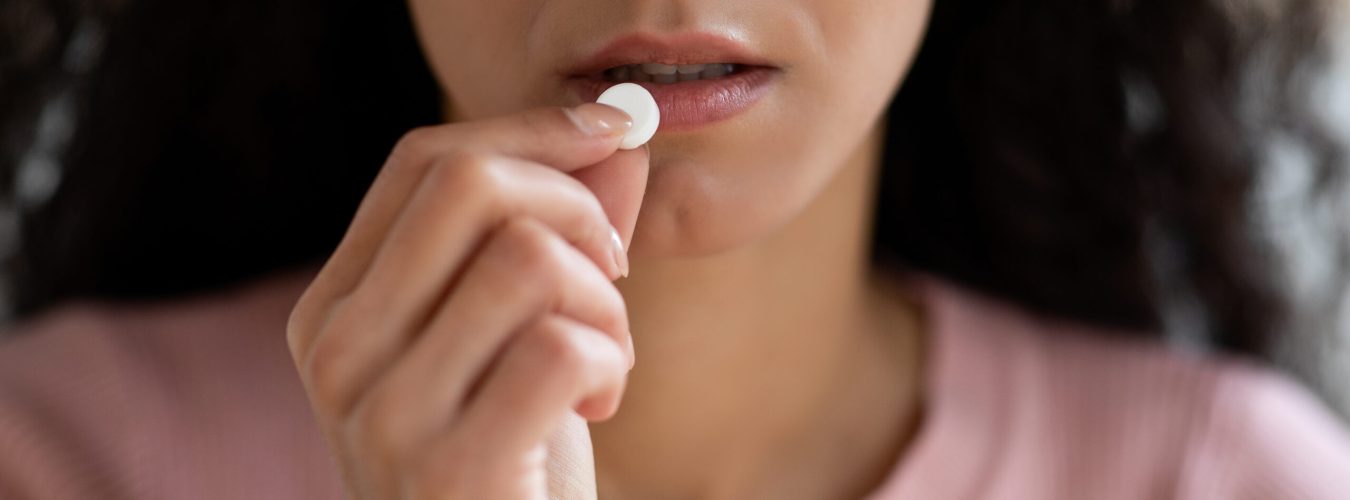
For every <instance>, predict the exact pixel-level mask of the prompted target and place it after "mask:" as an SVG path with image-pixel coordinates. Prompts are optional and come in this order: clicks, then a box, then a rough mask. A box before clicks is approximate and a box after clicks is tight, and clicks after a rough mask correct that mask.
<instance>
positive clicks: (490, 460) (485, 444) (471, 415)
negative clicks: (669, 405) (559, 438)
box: [421, 315, 628, 491]
mask: <svg viewBox="0 0 1350 500" xmlns="http://www.w3.org/2000/svg"><path fill="white" fill-rule="evenodd" d="M627 368H628V365H627V362H626V360H625V356H624V355H623V353H622V352H620V351H619V349H618V346H617V345H615V344H614V342H613V341H612V340H610V339H608V338H606V337H605V335H604V334H602V333H600V332H598V331H595V330H593V329H591V328H589V327H587V326H586V325H584V324H581V323H578V322H574V321H571V320H569V319H567V318H566V317H564V316H558V315H552V316H549V317H547V318H545V319H544V320H543V321H540V322H538V323H536V325H535V326H534V327H532V328H531V329H529V330H527V331H525V332H522V333H521V334H519V335H517V336H515V337H513V338H512V341H511V343H510V345H508V346H507V348H506V349H505V351H504V352H503V354H502V356H501V359H500V360H498V361H497V362H496V363H495V365H494V366H493V368H492V370H491V372H490V373H489V374H488V375H487V378H486V379H485V381H484V383H483V387H482V389H481V390H480V391H478V392H477V393H476V395H475V396H474V397H473V399H472V400H471V401H469V402H468V404H467V405H466V410H465V413H464V416H463V418H461V419H459V420H458V421H456V422H454V423H453V424H451V425H448V426H446V427H444V428H443V431H442V432H433V433H432V437H431V438H430V439H428V440H427V442H428V443H429V446H428V448H426V449H425V451H424V453H425V454H424V455H423V464H424V465H426V466H429V467H432V468H433V469H434V470H437V471H446V470H459V471H463V470H476V471H478V473H479V474H481V475H482V476H486V477H487V478H492V477H494V476H497V475H498V474H512V473H516V472H517V471H516V469H517V468H518V467H520V464H518V463H517V462H518V457H520V456H522V455H524V456H531V451H532V450H535V449H536V448H538V447H539V446H540V443H542V442H544V440H545V439H546V438H547V437H548V436H549V435H550V434H551V433H553V431H554V430H556V428H557V427H558V426H559V424H560V423H561V422H562V421H563V419H564V418H565V417H566V416H567V414H568V412H571V411H573V408H574V407H576V411H577V413H578V414H579V415H581V416H583V417H586V418H588V419H591V420H598V419H604V418H608V417H609V416H612V415H613V413H614V412H615V410H616V409H617V408H618V404H619V398H620V395H621V394H622V392H623V388H624V384H625V383H626V382H625V381H626V378H627V377H626V373H627ZM579 402H580V403H579ZM540 458H542V457H540ZM466 463H472V464H473V465H472V466H471V467H472V468H469V467H468V466H466ZM422 477H423V478H425V479H427V480H429V481H432V482H433V484H429V485H422V487H421V489H424V490H430V491H437V490H444V488H445V485H443V484H436V483H437V482H439V481H455V480H457V478H454V477H453V476H450V475H447V474H445V473H443V472H442V473H440V474H423V475H422Z"/></svg>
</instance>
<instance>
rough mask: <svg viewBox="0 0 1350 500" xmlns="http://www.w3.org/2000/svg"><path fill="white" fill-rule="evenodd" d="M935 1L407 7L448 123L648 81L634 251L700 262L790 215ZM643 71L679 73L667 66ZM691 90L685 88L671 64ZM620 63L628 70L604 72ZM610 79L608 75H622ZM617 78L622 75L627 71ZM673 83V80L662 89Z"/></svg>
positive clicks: (830, 168) (475, 2) (877, 96)
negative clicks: (646, 160)
mask: <svg viewBox="0 0 1350 500" xmlns="http://www.w3.org/2000/svg"><path fill="white" fill-rule="evenodd" d="M930 2H931V0H742V1H728V0H702V1H697V0H493V1H482V0H410V6H411V8H412V13H413V18H414V22H415V24H416V27H417V30H418V33H419V36H420V38H421V43H422V47H423V50H424V51H425V53H426V55H427V59H428V61H429V63H430V65H431V68H432V70H433V71H434V73H435V75H436V78H437V80H438V81H439V82H440V85H441V88H442V89H444V91H445V93H446V95H447V97H448V98H449V108H450V109H451V110H452V113H453V116H452V117H451V118H452V119H454V120H471V119H477V118H483V117H489V116H495V115H500V114H505V113H510V112H514V111H519V110H523V109H526V108H530V107H536V106H545V105H576V104H580V103H582V102H584V101H588V100H593V98H594V94H595V93H596V92H598V89H602V88H603V87H605V86H606V85H609V84H611V82H612V81H615V80H635V79H637V80H649V81H646V82H644V83H641V84H642V85H644V86H646V87H648V88H649V89H652V91H653V94H654V96H655V97H656V98H657V101H658V103H659V104H660V105H661V106H662V114H663V118H664V119H663V120H662V125H661V129H660V130H659V131H658V132H657V134H656V137H655V138H653V139H652V141H651V142H650V146H651V149H650V151H651V173H650V176H649V180H648V188H647V192H646V197H645V199H644V201H643V205H642V210H641V213H640V215H639V219H638V223H637V229H636V232H635V234H634V239H633V243H632V245H631V249H630V251H631V252H633V253H635V254H640V255H642V256H658V255H661V256H675V255H679V256H696V255H706V254H710V253H714V252H718V251H722V250H726V249H728V248H731V247H734V246H738V245H742V244H745V243H748V242H751V241H753V240H755V239H757V238H760V237H762V236H764V235H766V234H767V233H769V232H771V231H772V230H774V229H776V228H778V227H779V226H781V225H782V224H783V223H785V222H787V221H788V220H791V219H792V218H793V217H795V216H796V215H797V214H798V213H800V212H801V211H802V210H803V209H804V208H805V206H806V205H807V204H808V203H809V202H810V201H811V200H812V199H813V198H814V197H815V196H816V195H817V194H818V193H819V192H820V191H821V189H822V188H823V187H824V186H825V185H826V184H827V183H828V181H830V180H831V179H832V178H833V176H834V174H835V173H836V172H837V170H839V169H840V167H841V166H842V164H843V163H844V160H845V159H846V158H847V157H848V156H849V155H850V154H851V153H853V152H854V151H855V150H856V148H857V147H859V146H860V144H861V143H862V140H863V139H864V137H865V136H866V135H867V134H868V133H869V132H870V131H871V129H872V127H873V126H874V125H875V124H876V121H877V119H878V117H879V116H880V115H881V113H882V111H883V110H884V108H885V106H886V104H887V103H888V102H889V100H890V97H891V96H892V94H893V93H894V91H895V90H896V88H897V87H898V86H899V83H900V81H901V80H902V78H903V76H904V73H905V71H906V70H907V68H908V67H909V63H910V61H911V59H912V58H913V55H914V53H915V51H916V49H917V47H918V44H919V41H920V39H921V38H922V35H923V30H924V27H925V26H926V23H927V19H928V12H929V8H930ZM638 63H669V64H680V65H684V66H683V67H682V68H677V71H676V74H675V75H673V76H648V75H660V74H661V73H663V72H666V71H669V68H664V67H661V66H650V67H648V68H646V69H644V70H643V71H637V68H634V67H631V66H627V65H628V64H638ZM699 63H708V64H715V63H736V65H735V66H732V67H731V71H732V73H731V74H728V75H723V76H719V75H718V74H717V73H718V72H719V71H723V70H725V69H726V68H727V67H726V66H704V67H702V70H701V71H700V72H699V73H697V75H698V77H697V78H698V81H683V82H679V81H678V78H679V75H680V71H679V70H680V69H682V70H684V72H685V78H693V74H694V73H691V72H693V71H696V70H699V69H700V68H699V67H698V66H694V64H699ZM618 66H622V67H624V69H623V70H620V71H617V72H616V71H610V72H608V73H606V72H605V69H606V68H613V67H618ZM616 73H617V74H616ZM623 73H626V74H623ZM670 78H676V79H677V83H665V82H667V81H669V79H670Z"/></svg>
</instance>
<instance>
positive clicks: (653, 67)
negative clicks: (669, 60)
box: [642, 63, 676, 75]
mask: <svg viewBox="0 0 1350 500" xmlns="http://www.w3.org/2000/svg"><path fill="white" fill-rule="evenodd" d="M675 69H676V68H675V66H671V65H669V64H658V63H644V64H643V65H642V71H646V72H647V73H648V74H651V75H673V74H675Z"/></svg>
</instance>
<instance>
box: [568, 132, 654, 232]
mask: <svg viewBox="0 0 1350 500" xmlns="http://www.w3.org/2000/svg"><path fill="white" fill-rule="evenodd" d="M650 160H651V152H650V150H649V149H648V146H646V145H643V146H642V147H640V148H637V149H633V150H629V151H623V150H620V151H617V152H615V153H614V154H613V155H611V156H610V157H609V158H606V159H605V160H603V161H601V162H600V163H597V164H595V165H591V166H589V167H586V168H583V169H580V170H575V171H573V172H572V176H573V177H575V178H576V179H577V180H579V181H581V183H582V184H585V185H586V187H588V188H590V190H591V192H592V193H595V197H596V198H598V199H599V200H600V205H601V206H602V207H604V209H605V214H607V215H609V222H610V224H613V225H614V229H617V230H618V231H619V239H621V240H623V248H624V250H625V251H627V249H628V245H629V243H632V241H633V227H634V225H636V224H637V218H638V209H640V208H642V197H643V195H645V194H646V192H647V172H648V170H649V169H650Z"/></svg>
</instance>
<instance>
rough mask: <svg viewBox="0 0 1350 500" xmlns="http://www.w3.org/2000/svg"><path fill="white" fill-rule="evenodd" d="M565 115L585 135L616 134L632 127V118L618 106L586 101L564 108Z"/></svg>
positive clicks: (621, 133)
mask: <svg viewBox="0 0 1350 500" xmlns="http://www.w3.org/2000/svg"><path fill="white" fill-rule="evenodd" d="M564 111H565V112H566V113H567V117H568V118H570V119H571V120H572V123H573V124H574V125H576V126H577V128H578V129H580V130H581V132H582V133H584V134H586V135H593V136H618V135H623V134H624V133H625V132H628V129H630V128H633V119H632V118H629V117H628V113H624V112H623V111H620V110H619V108H615V107H613V106H606V105H604V104H597V103H593V102H588V103H586V104H582V105H580V106H577V107H575V108H564Z"/></svg>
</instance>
